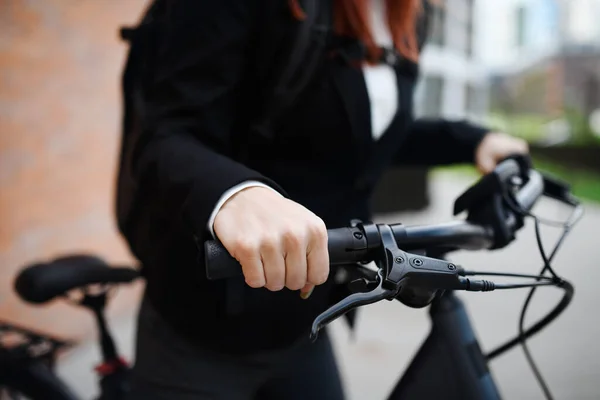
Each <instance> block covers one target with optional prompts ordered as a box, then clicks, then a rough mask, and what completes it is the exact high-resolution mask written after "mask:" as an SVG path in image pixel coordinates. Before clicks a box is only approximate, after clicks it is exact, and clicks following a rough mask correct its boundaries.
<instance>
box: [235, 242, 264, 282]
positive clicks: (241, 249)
mask: <svg viewBox="0 0 600 400" xmlns="http://www.w3.org/2000/svg"><path fill="white" fill-rule="evenodd" d="M234 248H235V251H234V252H232V253H231V254H232V255H233V256H234V257H235V258H236V260H238V261H239V263H240V264H241V265H242V272H243V274H244V279H245V281H246V284H247V285H248V286H250V287H252V288H261V287H263V286H265V284H266V279H265V272H264V268H263V263H262V260H261V257H260V252H259V250H258V246H253V245H251V244H240V245H237V246H235V247H234Z"/></svg>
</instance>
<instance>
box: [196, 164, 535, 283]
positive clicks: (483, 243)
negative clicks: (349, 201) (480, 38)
mask: <svg viewBox="0 0 600 400" xmlns="http://www.w3.org/2000/svg"><path fill="white" fill-rule="evenodd" d="M520 176H521V177H522V176H523V174H522V169H521V166H520V165H518V163H517V162H515V161H514V160H512V159H509V160H507V161H504V162H503V163H501V164H499V166H498V167H497V168H496V171H495V173H494V174H491V175H488V176H486V177H484V178H482V180H480V182H479V183H478V184H477V185H475V186H473V187H471V189H469V190H468V191H467V192H465V194H463V196H461V197H460V198H459V199H458V200H457V202H456V207H455V213H458V212H461V211H464V210H462V209H461V208H464V209H465V210H468V211H470V212H472V214H473V215H472V216H470V217H469V218H467V220H462V221H458V220H457V221H451V222H446V223H442V224H435V225H426V226H412V227H411V226H404V225H402V224H393V225H389V227H390V228H391V230H392V233H393V235H394V238H395V240H396V243H397V245H398V246H399V247H400V248H402V249H403V250H415V249H427V248H435V247H444V248H451V249H466V250H480V249H490V248H499V247H503V246H505V245H506V244H508V242H510V241H511V240H512V239H513V238H514V233H515V232H516V231H517V230H518V229H519V228H520V227H521V226H522V221H520V220H519V217H518V216H517V215H515V214H514V213H510V212H508V210H506V209H505V207H504V208H502V209H498V207H497V204H495V201H494V200H491V199H490V198H489V194H490V193H492V192H493V191H496V192H497V191H498V189H499V188H498V185H499V184H500V183H501V184H511V182H510V180H512V179H513V178H515V177H520ZM525 178H526V182H525V183H523V182H521V184H522V186H520V188H519V189H518V190H517V191H516V192H514V193H513V195H514V201H515V202H516V203H517V204H518V206H519V207H520V208H521V209H523V210H526V211H529V210H530V209H531V208H532V207H533V205H534V204H535V203H536V201H537V200H538V199H539V198H540V197H541V196H542V195H543V194H544V179H543V177H542V176H541V175H540V174H539V173H538V172H536V171H534V170H529V171H528V174H526V176H525ZM515 184H516V183H515ZM481 188H483V189H481ZM502 194H504V193H502ZM485 196H488V197H487V198H488V199H489V201H483V202H482V201H481V199H482V198H484V197H485ZM473 203H479V204H473ZM482 205H483V206H482ZM498 214H499V215H498ZM499 216H502V218H503V219H502V220H499V219H498V217H499ZM327 233H328V250H329V260H330V264H331V265H344V264H352V263H356V262H367V261H372V258H371V259H370V258H369V257H370V254H372V253H373V252H372V251H373V250H374V249H375V248H377V247H378V246H379V240H378V237H377V236H378V233H377V232H365V226H353V227H344V228H337V229H329V230H328V231H327ZM503 235H504V236H508V237H501V236H503ZM205 258H206V275H207V278H208V279H210V280H216V279H224V278H232V277H236V276H241V275H242V269H241V266H240V264H239V263H238V261H237V260H235V259H234V258H233V257H231V255H230V254H229V253H228V252H227V250H226V249H225V248H224V247H223V246H222V245H221V244H220V243H219V242H218V241H214V240H210V241H207V242H206V243H205Z"/></svg>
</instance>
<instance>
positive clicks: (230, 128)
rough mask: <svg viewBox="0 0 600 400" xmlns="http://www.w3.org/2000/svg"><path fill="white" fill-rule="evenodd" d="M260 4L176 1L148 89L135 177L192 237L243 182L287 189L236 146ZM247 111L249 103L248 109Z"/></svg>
mask: <svg viewBox="0 0 600 400" xmlns="http://www.w3.org/2000/svg"><path fill="white" fill-rule="evenodd" d="M256 4H257V2H256V1H250V0H244V1H242V0H218V1H215V0H177V1H173V2H171V6H170V8H169V9H168V13H167V18H166V21H165V29H164V30H163V31H164V32H162V31H161V36H160V38H159V39H158V45H159V46H158V49H157V53H156V56H155V60H154V63H153V65H152V68H153V74H152V78H151V79H150V80H149V82H147V83H146V84H145V85H144V99H145V111H144V112H145V117H144V118H143V126H142V131H143V132H144V133H143V135H142V136H143V138H144V139H143V144H140V145H139V146H138V147H137V148H136V152H137V154H136V156H135V157H134V161H133V163H132V164H133V170H134V174H135V176H136V178H137V180H138V181H139V182H140V185H142V186H143V187H144V190H143V192H144V193H146V194H147V195H149V196H152V197H153V199H152V201H158V202H160V204H161V205H162V208H161V212H164V213H165V215H168V216H169V218H178V217H181V218H183V219H184V221H183V222H184V223H185V224H186V225H188V227H190V228H191V229H192V231H193V232H192V233H193V234H194V235H198V236H201V237H202V236H203V235H206V234H208V230H207V223H208V221H209V218H210V215H211V213H212V212H213V210H214V208H215V206H216V205H217V203H218V202H219V199H220V198H221V196H222V195H223V193H225V192H226V191H227V190H228V189H230V188H232V187H234V186H236V185H238V184H240V183H242V182H245V181H258V182H262V183H264V184H267V185H269V186H271V187H273V188H275V189H276V190H278V191H279V192H281V193H282V194H284V192H283V190H282V189H281V188H280V187H279V186H278V185H277V184H276V183H275V182H273V181H271V180H270V179H268V178H267V177H265V176H263V175H262V174H261V173H259V172H257V171H255V170H253V169H251V168H249V167H247V166H246V165H244V164H242V163H240V162H236V161H235V160H234V159H233V158H232V154H231V147H232V140H233V138H234V135H235V134H236V133H238V132H239V131H238V130H239V129H244V128H243V126H244V124H243V123H240V120H241V119H242V118H241V115H242V111H243V110H244V107H245V102H247V101H248V96H247V92H248V91H247V90H244V89H243V86H244V85H243V82H244V73H245V71H246V70H247V68H245V67H246V66H247V65H248V63H249V59H250V57H249V55H250V54H251V53H250V52H251V51H252V34H253V30H254V25H255V23H256V19H255V18H254V17H255V11H256V10H254V8H256ZM246 105H247V104H246Z"/></svg>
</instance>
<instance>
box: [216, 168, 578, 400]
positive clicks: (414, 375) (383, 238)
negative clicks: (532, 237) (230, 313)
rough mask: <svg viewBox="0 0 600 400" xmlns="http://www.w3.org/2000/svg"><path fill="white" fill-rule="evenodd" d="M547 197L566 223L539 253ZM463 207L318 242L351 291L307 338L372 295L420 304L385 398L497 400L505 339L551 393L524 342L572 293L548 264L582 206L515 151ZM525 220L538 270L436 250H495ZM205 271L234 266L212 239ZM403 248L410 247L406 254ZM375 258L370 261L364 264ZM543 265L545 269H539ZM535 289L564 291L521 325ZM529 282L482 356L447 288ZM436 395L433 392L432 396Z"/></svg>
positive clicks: (366, 226) (228, 270)
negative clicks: (417, 322)
mask: <svg viewBox="0 0 600 400" xmlns="http://www.w3.org/2000/svg"><path fill="white" fill-rule="evenodd" d="M542 196H547V197H550V198H553V199H555V200H558V201H560V202H562V203H564V204H566V205H568V206H571V207H573V213H572V214H571V216H570V218H569V219H568V221H566V222H564V223H560V224H561V225H562V226H563V234H562V236H561V237H560V239H559V240H558V242H557V244H556V245H555V247H554V249H553V250H552V252H551V254H550V255H549V256H548V255H546V252H545V250H544V248H543V246H542V243H541V238H540V230H539V226H540V223H541V222H544V223H546V224H553V225H556V224H558V223H557V222H555V221H545V220H541V219H540V218H538V217H536V216H535V215H533V214H531V212H530V210H531V209H532V207H533V206H534V205H535V203H536V202H537V200H538V199H539V198H540V197H542ZM462 212H467V213H468V216H467V218H466V219H465V220H462V221H461V220H459V221H453V222H449V223H443V224H438V225H430V226H413V227H409V226H404V225H402V224H394V225H387V224H373V223H362V222H360V221H354V222H353V223H352V225H351V226H350V227H346V228H339V229H330V230H328V249H329V257H330V262H331V265H332V266H336V265H337V266H348V265H356V266H357V267H358V268H348V267H345V270H346V272H347V273H350V278H349V281H350V284H351V288H352V289H353V292H354V293H353V294H351V295H350V296H348V297H347V298H345V299H343V300H342V301H340V302H339V303H337V304H335V305H333V306H332V307H330V308H329V309H328V310H326V311H324V312H323V313H322V314H321V315H319V316H318V317H317V318H316V319H315V321H314V323H313V326H312V329H311V332H310V336H311V338H312V339H313V340H315V339H316V337H317V335H318V332H319V330H320V329H322V328H323V327H324V326H326V325H327V324H328V323H330V322H332V321H333V320H335V319H337V318H339V317H340V316H342V315H343V314H345V313H347V312H348V311H350V310H352V309H354V308H357V307H360V306H365V305H368V304H372V303H376V302H378V301H381V300H390V301H391V300H399V301H400V302H401V303H402V304H404V305H406V306H409V307H413V308H422V307H426V306H430V310H429V316H430V318H431V321H432V328H431V330H430V333H429V335H428V337H427V339H426V341H425V342H424V343H423V345H422V346H421V348H420V349H419V351H418V352H417V354H416V356H415V357H414V358H413V360H412V361H411V363H410V364H409V367H408V369H407V370H406V371H405V373H404V375H403V376H402V377H401V378H400V379H399V381H398V382H397V384H396V386H395V388H394V389H393V390H392V392H391V393H390V395H389V397H388V400H402V399H429V398H436V399H439V398H443V399H449V400H453V399H456V400H459V399H460V400H488V399H489V400H492V399H500V394H499V392H498V388H497V386H496V384H495V382H494V380H493V378H492V376H491V373H490V370H489V368H488V363H489V361H491V360H492V359H494V358H495V357H498V356H499V355H501V354H503V353H504V352H506V351H508V350H509V349H511V348H513V347H514V346H516V345H518V344H521V346H522V347H523V350H524V351H525V355H526V357H527V360H528V362H529V364H530V366H531V368H532V369H533V371H534V374H535V376H536V379H537V381H538V383H539V384H540V386H541V388H542V390H543V392H544V395H545V397H546V398H548V399H551V398H552V395H551V393H550V390H549V389H548V387H547V384H546V383H545V382H544V380H543V378H542V377H541V375H540V373H539V371H538V369H537V367H536V365H535V363H534V361H533V359H532V357H531V354H530V352H529V350H528V348H527V345H526V339H527V338H529V337H531V336H532V335H534V334H536V333H538V332H539V331H540V330H541V329H543V328H544V327H545V326H546V325H548V324H549V323H550V322H552V321H553V320H554V319H555V318H556V317H557V316H558V315H559V314H560V313H562V312H563V311H564V310H565V309H566V307H567V306H568V305H569V303H570V302H571V300H572V297H573V294H574V288H573V286H572V285H571V284H570V283H569V282H567V281H566V280H564V279H562V278H560V277H559V276H558V275H557V274H556V272H555V271H554V269H553V268H552V266H551V261H552V259H553V258H554V256H555V255H556V253H557V251H558V249H559V247H560V245H561V244H562V242H563V240H564V238H565V237H566V235H567V233H568V232H569V231H570V229H571V228H572V227H573V225H574V224H575V223H576V222H577V221H579V219H580V218H581V216H582V214H583V212H582V207H581V205H580V203H579V201H578V200H577V199H576V198H575V197H573V196H572V195H571V194H570V192H569V188H568V186H567V185H565V184H563V183H562V182H559V181H557V180H555V179H552V178H551V177H548V176H544V175H542V174H541V173H539V172H538V171H535V170H534V169H532V166H531V163H530V160H529V158H527V157H522V156H516V157H511V158H508V159H506V160H505V161H503V162H502V163H500V164H499V165H498V166H497V167H496V169H495V170H494V171H493V172H492V173H490V174H488V175H486V176H484V177H482V178H481V179H480V180H479V181H478V182H477V183H476V184H475V185H473V186H472V187H471V188H469V189H468V190H467V191H466V192H464V193H463V194H462V195H461V196H459V198H458V199H457V200H456V201H455V203H454V215H455V216H456V215H458V214H460V213H462ZM525 217H531V218H533V219H534V220H535V227H536V238H537V241H538V246H539V249H540V253H541V255H542V259H543V261H544V267H543V269H542V271H541V272H540V274H539V275H525V274H518V273H503V272H478V271H468V270H465V269H463V268H462V267H460V266H458V265H455V264H453V263H452V262H448V261H446V260H445V256H446V255H447V254H449V253H451V252H452V251H455V250H459V249H466V250H480V249H499V248H503V247H505V246H507V245H508V244H510V243H511V242H512V241H513V240H515V234H516V232H517V231H518V230H519V229H521V228H522V227H523V226H524V220H525ZM205 250H206V273H207V277H208V278H209V279H213V280H216V279H225V278H232V277H235V276H239V275H240V274H241V266H240V265H239V263H238V262H237V261H236V260H235V259H234V258H232V257H231V256H230V255H229V254H228V253H227V251H226V250H225V248H224V247H223V246H222V245H221V244H220V243H219V242H218V241H207V242H206V243H205ZM408 251H410V253H409V252H408ZM372 262H375V263H376V265H377V268H375V269H373V268H369V265H370V263H372ZM546 272H549V273H550V276H547V275H545V273H546ZM477 275H479V276H484V275H489V276H501V277H510V278H528V279H532V280H534V282H530V283H517V284H495V283H494V282H492V281H489V280H480V279H472V278H470V277H472V276H477ZM539 286H556V287H559V288H561V289H563V290H564V296H563V298H562V299H561V301H560V302H559V304H558V305H557V306H556V307H555V308H554V309H553V310H552V311H551V312H550V313H549V314H548V315H547V316H545V317H544V318H542V319H541V320H539V321H538V322H536V323H535V324H533V325H532V326H531V327H529V328H528V329H525V327H524V319H525V314H526V311H527V308H528V305H529V304H530V301H531V297H532V296H533V294H534V291H535V289H536V288H537V287H539ZM516 288H531V291H530V293H529V296H528V297H527V300H526V302H525V304H524V307H523V310H522V312H521V317H520V321H519V334H518V335H517V337H515V338H514V339H512V340H510V341H508V342H506V343H505V344H503V345H501V346H499V347H498V348H496V349H495V350H492V351H491V352H490V353H488V354H487V355H485V354H483V352H482V350H481V348H480V346H479V342H478V339H477V337H476V335H475V333H474V331H473V328H472V325H471V323H470V321H469V317H468V315H467V312H466V309H465V306H464V304H463V302H462V301H461V300H460V299H458V297H456V296H455V295H454V291H457V290H465V291H481V292H486V291H492V290H498V289H516ZM442 393H443V394H444V397H440V394H442Z"/></svg>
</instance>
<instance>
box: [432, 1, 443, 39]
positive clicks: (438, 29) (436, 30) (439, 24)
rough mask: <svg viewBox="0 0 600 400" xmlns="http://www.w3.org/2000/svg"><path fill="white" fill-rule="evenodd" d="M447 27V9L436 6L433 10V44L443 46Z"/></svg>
mask: <svg viewBox="0 0 600 400" xmlns="http://www.w3.org/2000/svg"><path fill="white" fill-rule="evenodd" d="M445 25H446V9H445V7H444V6H437V5H434V6H433V7H432V10H431V34H430V35H431V36H430V42H431V43H432V44H435V45H438V46H443V45H444V36H445V32H444V30H445Z"/></svg>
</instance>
